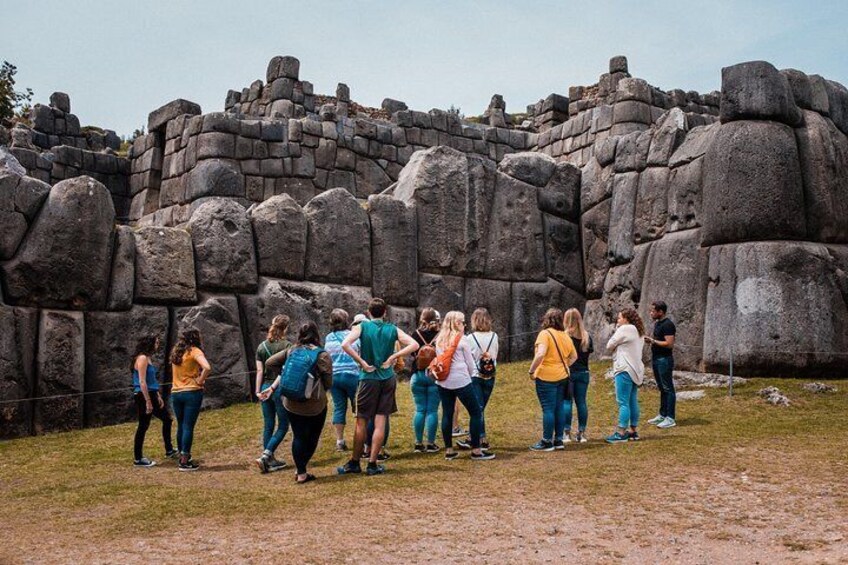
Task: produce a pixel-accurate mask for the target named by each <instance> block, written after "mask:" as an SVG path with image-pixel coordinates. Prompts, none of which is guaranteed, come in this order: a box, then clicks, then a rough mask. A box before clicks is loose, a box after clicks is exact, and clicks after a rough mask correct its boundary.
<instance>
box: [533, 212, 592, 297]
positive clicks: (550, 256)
mask: <svg viewBox="0 0 848 565" xmlns="http://www.w3.org/2000/svg"><path fill="white" fill-rule="evenodd" d="M543 216H544V218H543V219H544V230H545V271H546V273H547V276H548V278H552V279H554V280H556V281H558V282H560V283H562V284H564V285H565V286H567V287H569V288H571V289H573V290H576V291H577V292H581V293H582V292H583V289H584V287H585V284H586V281H585V279H584V276H583V247H582V246H581V245H580V227H579V226H578V225H577V224H575V223H573V222H570V221H568V220H563V219H562V218H558V217H556V216H551V215H550V214H543Z"/></svg>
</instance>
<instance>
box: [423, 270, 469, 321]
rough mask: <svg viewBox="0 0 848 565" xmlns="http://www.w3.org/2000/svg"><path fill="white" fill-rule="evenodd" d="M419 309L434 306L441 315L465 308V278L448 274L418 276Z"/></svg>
mask: <svg viewBox="0 0 848 565" xmlns="http://www.w3.org/2000/svg"><path fill="white" fill-rule="evenodd" d="M418 296H419V299H420V302H419V304H418V307H419V310H421V309H423V308H427V307H430V308H435V309H436V310H438V311H439V312H440V313H441V315H442V317H444V315H445V314H446V313H447V312H450V311H451V310H459V311H460V312H461V311H463V310H465V279H463V278H461V277H453V276H450V275H431V274H427V273H421V274H420V275H419V276H418Z"/></svg>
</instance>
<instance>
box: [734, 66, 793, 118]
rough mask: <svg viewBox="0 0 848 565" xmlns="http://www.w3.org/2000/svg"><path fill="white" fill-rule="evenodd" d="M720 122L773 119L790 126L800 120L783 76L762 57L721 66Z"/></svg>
mask: <svg viewBox="0 0 848 565" xmlns="http://www.w3.org/2000/svg"><path fill="white" fill-rule="evenodd" d="M719 118H720V119H721V121H722V123H725V122H730V121H733V120H745V119H759V120H775V121H778V122H783V123H785V124H788V125H790V126H795V125H798V124H799V123H800V122H801V112H800V111H799V109H798V106H796V105H795V98H794V96H793V95H792V88H791V87H790V85H789V81H788V80H787V79H786V76H784V75H782V74H780V72H779V71H778V70H777V69H775V68H774V66H772V65H771V64H770V63H767V62H765V61H750V62H747V63H739V64H738V65H733V66H731V67H725V68H723V69H722V70H721V110H720V114H719Z"/></svg>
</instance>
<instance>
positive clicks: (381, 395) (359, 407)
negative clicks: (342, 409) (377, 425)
mask: <svg viewBox="0 0 848 565" xmlns="http://www.w3.org/2000/svg"><path fill="white" fill-rule="evenodd" d="M396 390H397V377H394V376H393V377H391V378H390V379H386V380H383V381H378V380H376V379H364V380H360V381H359V386H358V387H357V389H356V417H357V418H365V419H367V420H371V419H372V418H374V416H376V415H378V414H379V415H381V416H389V415H390V414H394V413H395V412H397V402H396V401H395V391H396Z"/></svg>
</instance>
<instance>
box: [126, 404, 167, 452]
mask: <svg viewBox="0 0 848 565" xmlns="http://www.w3.org/2000/svg"><path fill="white" fill-rule="evenodd" d="M149 394H150V402H151V403H152V404H153V412H152V413H150V414H148V413H147V403H146V402H145V401H144V395H143V394H141V393H140V392H137V393H135V408H136V411H137V412H138V428H136V430H135V447H134V451H135V453H134V455H135V460H136V461H138V460H139V459H141V458H142V457H143V455H142V454H143V452H144V436H145V434H147V428H149V427H150V420H151V418H153V416H156V417H157V418H159V419H160V420H162V440H163V441H164V443H165V451H166V452H168V451H171V450H172V449H174V444H172V443H171V422H172V421H173V420H172V419H171V413H170V412H168V405H167V404H165V405H164V406H163V407H161V408H160V407H159V399H158V398H157V395H156V394H155V392H150V393H149Z"/></svg>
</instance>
